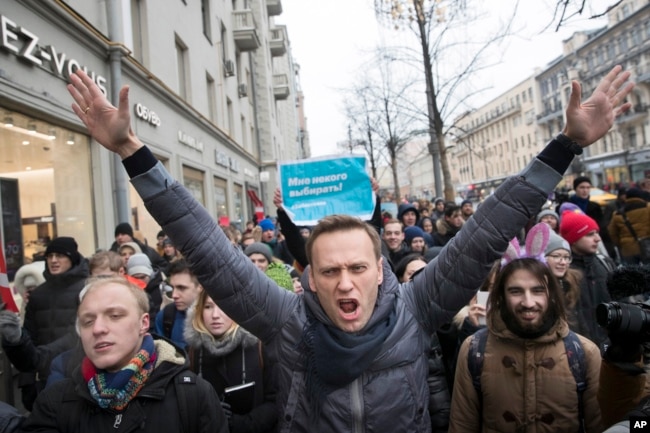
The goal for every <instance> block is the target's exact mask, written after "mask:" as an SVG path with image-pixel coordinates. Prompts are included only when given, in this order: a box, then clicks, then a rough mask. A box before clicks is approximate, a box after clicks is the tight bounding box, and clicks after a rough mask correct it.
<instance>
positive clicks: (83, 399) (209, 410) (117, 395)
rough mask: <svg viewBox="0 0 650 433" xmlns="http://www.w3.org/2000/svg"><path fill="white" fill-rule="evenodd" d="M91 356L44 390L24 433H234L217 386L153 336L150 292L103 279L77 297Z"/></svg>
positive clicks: (177, 351) (179, 352)
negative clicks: (216, 389) (219, 397)
mask: <svg viewBox="0 0 650 433" xmlns="http://www.w3.org/2000/svg"><path fill="white" fill-rule="evenodd" d="M79 298H80V304H79V309H78V311H77V316H76V317H77V332H78V333H79V336H80V337H81V343H82V346H83V350H84V353H85V357H84V359H83V361H82V362H81V365H80V366H79V367H78V368H77V369H76V370H75V372H74V373H73V376H72V377H71V378H67V379H64V380H62V381H60V382H57V383H55V384H53V385H51V386H50V387H48V388H46V389H45V390H44V391H43V392H42V393H41V394H40V395H39V397H38V399H37V400H36V403H35V404H34V409H33V411H32V413H31V414H30V416H29V417H28V418H27V420H26V421H25V423H24V425H23V429H22V431H23V432H36V431H46V430H47V431H59V432H62V433H63V432H65V433H73V432H79V433H81V432H88V431H94V432H110V431H116V429H121V431H132V430H134V429H135V428H137V427H136V426H139V430H138V431H143V432H152V433H153V432H155V433H159V432H163V431H192V432H202V433H203V432H205V433H209V432H215V433H216V432H218V433H223V432H227V431H228V423H227V421H226V418H225V415H224V413H223V411H222V410H221V405H220V404H219V400H218V398H217V395H216V393H215V391H214V389H213V388H212V386H211V385H210V384H209V383H207V382H206V381H204V380H203V379H201V378H199V377H197V376H196V375H194V374H193V373H191V372H190V371H189V368H188V362H187V360H186V358H185V355H184V352H183V351H182V350H180V349H178V348H176V347H175V346H173V345H172V344H171V343H169V342H167V341H165V340H162V339H154V337H152V336H151V334H149V312H148V311H149V300H148V299H147V295H146V294H145V293H144V292H143V291H142V290H140V289H139V288H137V287H135V286H134V285H132V284H131V283H129V282H128V281H126V280H125V279H124V278H120V277H117V278H106V279H98V280H95V281H93V282H91V283H89V284H88V285H87V286H86V287H85V288H84V290H83V291H82V292H81V294H80V295H79Z"/></svg>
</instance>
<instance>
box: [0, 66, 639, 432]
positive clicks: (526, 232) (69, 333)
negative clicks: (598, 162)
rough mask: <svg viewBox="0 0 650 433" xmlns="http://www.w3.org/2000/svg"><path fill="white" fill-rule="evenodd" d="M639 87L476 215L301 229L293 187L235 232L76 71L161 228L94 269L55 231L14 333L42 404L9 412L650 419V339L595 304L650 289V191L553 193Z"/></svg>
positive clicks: (441, 426)
mask: <svg viewBox="0 0 650 433" xmlns="http://www.w3.org/2000/svg"><path fill="white" fill-rule="evenodd" d="M629 75H630V74H629V72H625V71H623V70H622V68H620V67H618V66H617V67H615V68H613V69H612V70H611V71H610V72H609V73H608V74H607V75H606V76H605V77H604V78H603V79H602V81H601V82H600V83H599V85H598V87H597V88H596V89H595V90H594V92H593V94H592V95H591V96H590V97H589V98H588V99H587V100H585V101H582V99H581V88H580V85H579V83H577V82H574V83H573V84H572V93H571V97H570V102H569V105H568V108H567V112H566V125H565V127H564V129H563V131H562V133H560V134H559V135H558V136H557V137H555V138H554V139H553V140H551V141H550V142H549V143H548V145H547V146H546V147H545V148H544V150H542V152H541V153H540V154H539V155H537V157H536V158H534V159H533V161H531V163H530V164H529V165H528V166H527V167H526V168H525V169H524V170H523V171H522V172H521V173H520V174H519V175H518V176H515V177H512V178H511V179H508V180H506V181H505V182H504V184H503V185H502V186H501V187H499V188H498V189H497V190H496V191H495V193H494V194H493V195H491V196H490V197H488V198H486V199H485V201H483V202H481V204H480V205H479V206H476V207H475V206H474V203H472V202H470V201H465V202H463V203H461V205H460V206H457V205H456V204H454V203H446V202H445V201H444V200H441V199H436V200H433V201H432V202H428V201H418V202H414V203H404V204H402V205H401V206H400V207H399V210H398V214H397V215H396V216H395V217H393V216H392V215H382V214H381V212H380V206H379V204H378V205H377V208H376V210H375V213H374V215H373V218H372V219H371V220H370V221H367V222H366V221H361V220H360V219H358V218H356V217H352V216H346V215H330V216H325V217H324V218H322V219H321V220H320V222H319V223H318V224H317V225H316V226H313V227H302V226H296V225H295V224H294V223H293V221H291V219H290V218H289V216H288V213H287V212H286V211H285V210H284V208H283V203H282V194H281V192H280V191H279V190H277V191H276V192H275V195H274V200H273V202H274V205H275V207H276V211H277V212H276V214H275V215H270V216H268V217H267V218H265V219H263V220H261V221H257V222H256V223H253V222H251V223H250V224H247V225H246V228H245V229H243V231H241V232H239V231H237V230H235V229H233V228H232V227H221V226H219V225H218V223H217V222H216V221H215V220H214V219H213V218H212V217H211V216H210V214H209V213H208V212H207V211H206V210H205V209H204V208H203V207H202V206H200V205H199V204H198V203H197V202H196V200H195V199H194V198H193V197H192V196H191V194H190V193H189V192H188V191H187V190H186V189H185V188H184V187H183V186H182V185H181V184H179V183H178V182H177V181H175V180H174V179H173V178H172V177H171V176H170V175H169V173H168V172H167V171H166V170H165V169H164V167H163V166H162V165H161V164H160V163H159V162H158V161H156V160H155V158H154V157H153V154H152V153H151V152H150V150H149V149H148V148H147V147H146V146H144V145H143V144H142V143H141V142H140V141H139V140H138V138H137V137H136V136H135V135H134V134H133V132H132V131H131V129H130V118H129V103H128V88H127V87H125V88H124V89H122V91H121V93H120V101H119V104H118V106H117V107H114V106H113V105H111V104H110V103H109V101H108V100H107V99H106V97H105V96H104V95H103V94H102V93H101V91H100V90H99V89H98V88H97V86H96V85H95V84H94V83H93V82H92V80H91V79H90V78H89V77H88V76H87V75H86V74H85V73H84V72H83V71H78V72H76V73H75V74H73V75H72V76H71V84H70V85H69V86H68V89H69V91H70V93H71V95H72V97H73V99H74V103H73V110H74V112H75V113H76V114H77V115H78V116H79V118H80V119H81V120H82V121H83V123H84V124H85V125H86V127H87V128H88V130H89V132H90V134H91V136H92V137H93V139H94V140H95V141H96V142H98V143H99V144H101V145H102V146H104V147H106V148H107V149H108V150H110V151H113V152H116V153H117V154H118V155H120V156H121V158H122V160H123V164H124V167H125V169H126V171H127V173H128V174H129V176H130V177H131V181H132V183H133V185H134V187H135V189H136V190H137V191H138V193H139V194H140V196H141V197H142V199H143V200H144V202H145V205H146V206H147V209H148V211H149V212H150V214H151V215H152V216H153V218H154V219H155V220H156V221H157V222H158V224H160V227H161V231H160V233H158V239H157V241H158V242H157V245H156V246H155V248H154V247H151V246H149V245H147V243H146V242H142V241H141V240H139V239H138V238H137V237H136V236H135V232H134V230H133V228H132V227H131V225H130V224H128V223H120V224H119V225H118V226H117V227H116V229H115V243H114V244H113V245H112V246H110V248H107V250H106V251H99V252H97V253H95V254H94V255H93V256H91V257H89V258H84V257H82V255H81V254H80V253H79V251H78V248H77V243H76V241H75V240H74V239H72V238H70V237H65V236H62V237H58V238H55V239H54V240H52V241H51V243H50V244H49V245H48V246H47V249H46V251H45V263H44V269H43V268H41V269H40V270H39V268H38V267H34V265H33V264H30V265H28V266H29V267H30V268H27V267H26V268H25V270H21V272H19V275H20V279H18V278H17V279H16V282H15V284H16V288H17V289H18V290H20V291H21V293H24V294H25V297H24V298H25V299H24V302H23V306H22V309H23V310H24V318H23V317H21V315H19V314H15V313H13V312H10V311H6V310H5V311H1V312H0V334H1V335H2V345H3V349H4V350H5V353H6V354H7V356H8V357H9V359H10V360H11V362H12V364H13V365H14V366H15V367H16V368H17V369H18V370H19V371H21V384H20V386H21V390H22V399H23V403H24V406H25V408H26V409H27V410H28V411H29V413H28V414H19V413H17V412H16V411H15V410H13V408H11V407H9V406H7V405H5V406H2V407H1V409H2V411H1V412H0V417H1V418H3V419H4V420H6V421H8V423H6V424H5V425H7V428H11V429H12V430H11V431H24V432H36V431H57V432H82V431H136V430H137V431H146V432H149V431H150V432H154V431H156V432H160V431H186V432H189V431H191V432H194V431H196V432H225V431H231V432H272V431H286V432H289V431H292V432H294V431H295V432H306V431H318V432H342V431H368V432H373V431H374V432H378V431H392V432H447V431H449V432H456V431H458V432H479V431H483V432H507V431H512V432H515V431H517V432H525V431H536V432H544V431H548V432H550V431H554V432H555V431H566V432H575V431H584V432H602V431H604V430H605V429H606V428H608V427H609V426H610V425H612V424H615V423H618V422H619V421H623V420H624V418H625V416H626V413H627V412H629V411H632V410H635V408H636V410H637V411H638V410H642V406H639V407H641V409H639V407H637V406H638V405H639V404H643V400H642V399H643V398H644V397H645V393H644V392H643V388H644V386H643V385H644V384H645V375H644V374H643V373H644V371H645V370H644V366H645V364H644V362H643V361H644V359H645V358H644V354H645V353H644V350H643V345H642V343H644V342H645V341H644V339H643V336H641V335H636V334H629V332H630V330H629V329H625V330H621V329H615V327H614V328H613V327H603V326H600V325H602V323H600V322H599V316H598V315H597V307H599V306H600V305H602V304H603V303H611V302H612V301H619V302H628V301H629V299H628V298H630V297H634V298H635V299H639V297H640V298H642V299H645V294H646V293H647V292H648V291H649V289H650V286H649V285H648V281H647V280H648V278H647V277H648V276H649V275H650V271H648V269H647V268H646V267H644V266H642V264H644V263H645V260H646V258H645V257H644V255H643V252H642V250H640V249H639V248H635V242H632V241H630V239H636V238H638V237H641V236H647V235H650V230H648V226H649V225H650V210H649V209H650V208H649V207H648V203H647V197H645V196H644V194H645V193H644V191H646V190H645V189H644V188H645V186H644V185H645V184H646V183H647V186H648V187H650V181H648V182H646V181H645V180H643V181H642V182H640V183H639V186H640V188H638V189H635V188H632V189H629V190H628V191H627V198H625V199H624V200H623V201H621V202H620V203H618V206H617V207H616V209H615V210H614V211H613V212H612V213H611V218H609V221H607V220H606V217H605V216H604V213H603V210H602V209H600V207H599V208H598V210H596V209H595V208H594V207H593V205H592V204H591V202H590V200H589V195H588V185H589V184H590V182H589V179H587V178H582V177H580V178H578V179H576V182H577V185H576V187H575V190H576V194H575V196H573V197H572V198H571V199H570V200H569V201H568V202H566V203H558V204H557V207H555V206H553V207H548V202H547V199H548V197H549V194H550V193H551V192H552V191H553V189H554V188H555V187H556V186H557V184H558V183H559V182H560V181H561V179H562V174H563V173H564V171H565V170H566V169H567V168H568V167H569V165H570V163H571V161H572V159H573V157H574V156H575V155H576V154H579V153H581V151H582V148H584V147H587V146H589V145H591V144H592V143H594V142H595V141H597V140H598V139H600V138H601V137H602V136H603V135H604V134H606V133H607V131H608V130H609V129H610V128H611V126H612V125H613V123H614V121H615V119H616V117H617V116H618V115H620V114H621V113H623V112H625V111H626V110H627V109H629V107H630V104H629V103H627V102H625V97H626V96H627V94H628V93H629V92H630V91H631V90H632V88H633V83H630V82H628V79H629ZM583 184H586V185H587V187H586V188H585V187H584V185H583ZM373 188H374V189H375V191H376V184H375V183H374V182H373ZM583 189H586V190H587V194H586V195H584V194H583V191H582V190H583ZM646 192H647V191H646ZM598 211H600V214H597V212H598ZM630 226H631V227H632V230H629V227H630ZM626 228H628V231H627V232H626V231H625V229H626ZM605 230H607V231H608V234H609V237H608V238H607V239H609V240H611V243H612V245H613V247H614V248H613V249H611V250H610V249H609V248H607V246H605V248H603V247H601V245H602V244H604V243H605V241H604V239H605V237H606V235H604V231H605ZM197 233H200V236H197ZM601 236H602V237H601ZM637 247H638V245H637ZM619 264H623V265H625V266H624V267H623V268H618V269H617V268H616V266H617V265H619ZM41 266H42V265H41ZM644 272H646V273H645V274H644ZM635 273H636V274H639V273H641V274H642V277H640V278H637V284H636V285H634V288H633V289H630V288H628V290H627V291H626V290H623V291H621V290H620V286H621V285H622V284H621V283H620V281H621V280H625V281H629V278H630V275H632V274H635ZM636 274H635V275H636ZM614 286H616V287H619V289H617V290H612V287H614ZM623 286H626V285H625V284H623ZM626 287H627V286H626ZM623 292H624V293H623ZM626 299H627V300H626ZM606 305H610V307H611V308H615V307H616V306H617V305H618V304H606ZM612 305H613V306H612ZM630 305H632V304H630ZM599 308H600V307H599ZM625 311H626V312H627V314H642V313H638V312H637V310H625ZM639 311H641V310H640V309H639ZM622 332H627V333H628V334H626V335H625V337H624V338H623V337H621V333H622ZM630 335H632V337H630ZM617 383H621V384H634V386H626V387H623V388H622V389H620V388H619V387H617V386H616V384H617ZM601 385H602V386H601ZM605 385H606V386H607V389H606V390H603V389H602V388H603V387H604V386H605ZM639 402H641V403H639ZM624 427H625V426H624V425H616V426H615V427H612V428H624Z"/></svg>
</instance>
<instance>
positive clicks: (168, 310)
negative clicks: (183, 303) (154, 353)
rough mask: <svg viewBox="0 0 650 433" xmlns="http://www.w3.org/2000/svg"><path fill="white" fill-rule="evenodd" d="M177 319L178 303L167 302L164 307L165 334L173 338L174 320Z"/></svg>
mask: <svg viewBox="0 0 650 433" xmlns="http://www.w3.org/2000/svg"><path fill="white" fill-rule="evenodd" d="M175 320H176V305H175V304H167V305H165V308H163V336H164V337H167V338H169V339H170V340H171V338H172V329H173V328H174V321H175Z"/></svg>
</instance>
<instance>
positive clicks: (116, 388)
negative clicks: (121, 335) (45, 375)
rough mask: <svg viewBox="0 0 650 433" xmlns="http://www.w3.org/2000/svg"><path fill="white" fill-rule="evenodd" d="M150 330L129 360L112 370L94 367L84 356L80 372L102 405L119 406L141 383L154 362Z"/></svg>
mask: <svg viewBox="0 0 650 433" xmlns="http://www.w3.org/2000/svg"><path fill="white" fill-rule="evenodd" d="M154 349H155V347H154V343H153V338H152V337H151V334H146V335H145V336H144V339H143V340H142V348H141V349H140V351H139V352H138V353H136V355H135V356H134V357H133V359H131V361H129V363H128V364H127V365H126V367H124V368H123V369H121V370H120V371H117V372H115V373H110V372H108V371H106V370H98V369H97V368H96V367H95V366H94V365H93V363H92V362H91V361H90V359H88V357H85V358H84V359H83V361H82V363H81V373H82V375H83V378H84V380H85V381H86V382H87V384H88V390H89V391H90V395H91V396H92V397H93V398H94V399H95V400H96V401H97V404H98V405H99V407H101V408H103V409H107V408H110V409H113V410H118V411H120V410H122V409H124V408H125V407H126V406H127V405H128V404H129V402H130V401H131V399H133V397H135V396H136V395H137V394H138V392H139V391H140V389H141V388H142V387H143V386H144V384H145V382H146V381H147V378H148V377H149V375H150V374H151V372H152V371H153V367H154V364H155V363H156V352H155V350H154Z"/></svg>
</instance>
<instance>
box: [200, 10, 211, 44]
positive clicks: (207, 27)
mask: <svg viewBox="0 0 650 433" xmlns="http://www.w3.org/2000/svg"><path fill="white" fill-rule="evenodd" d="M201 22H202V23H203V34H204V35H205V37H206V38H208V41H210V42H212V22H211V21H210V0H201Z"/></svg>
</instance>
